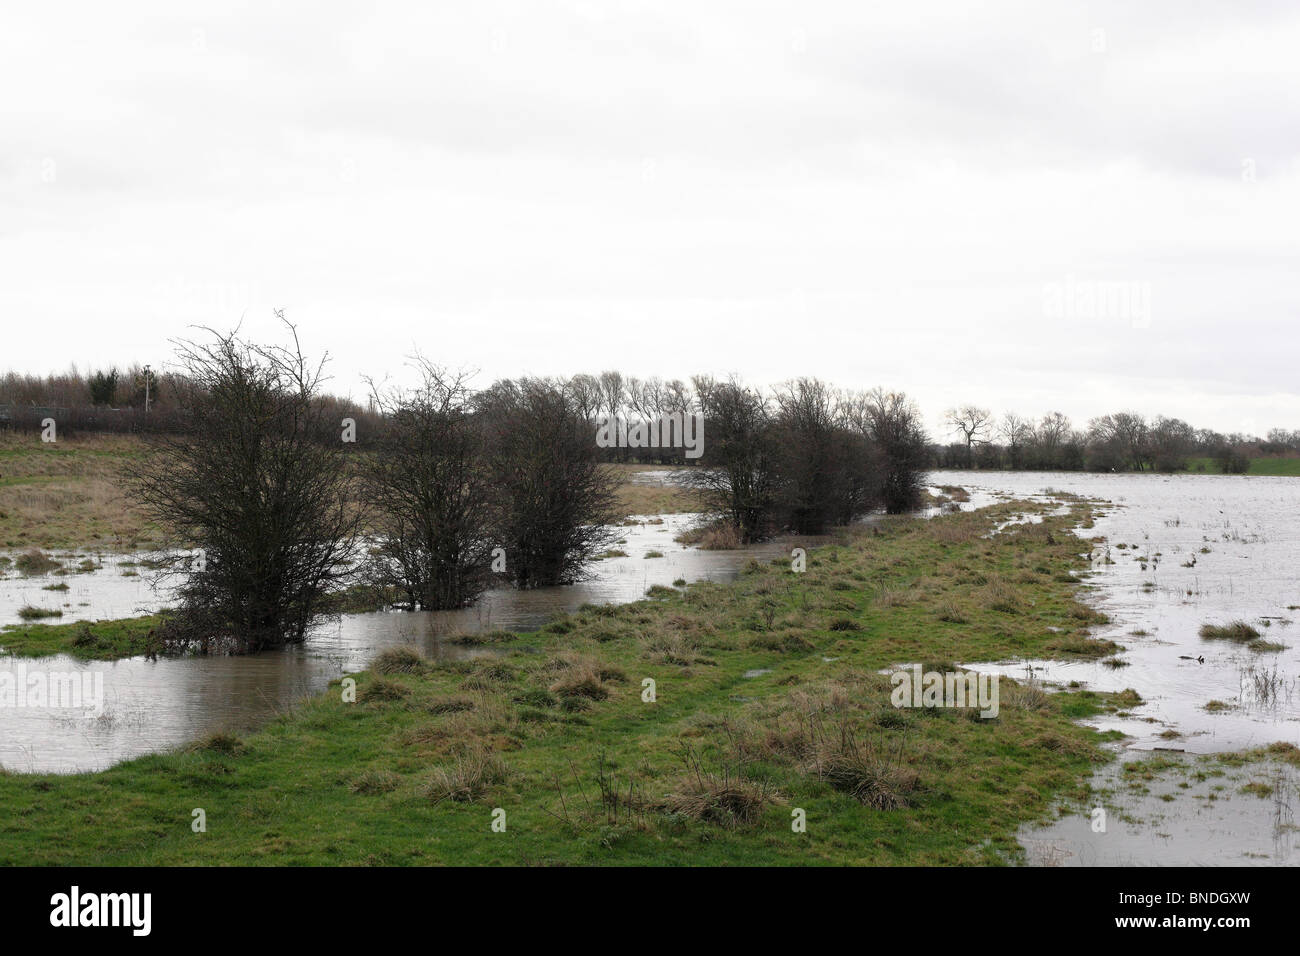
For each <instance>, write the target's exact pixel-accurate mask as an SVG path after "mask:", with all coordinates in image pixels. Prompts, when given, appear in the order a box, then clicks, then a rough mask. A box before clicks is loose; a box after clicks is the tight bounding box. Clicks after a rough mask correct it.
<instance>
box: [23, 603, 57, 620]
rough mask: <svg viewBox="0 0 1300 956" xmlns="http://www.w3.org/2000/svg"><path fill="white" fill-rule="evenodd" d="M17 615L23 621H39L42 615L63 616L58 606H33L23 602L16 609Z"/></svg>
mask: <svg viewBox="0 0 1300 956" xmlns="http://www.w3.org/2000/svg"><path fill="white" fill-rule="evenodd" d="M18 616H19V617H20V618H22V619H23V620H24V621H39V620H40V619H41V618H43V617H63V612H62V611H60V610H59V609H58V608H46V607H33V606H32V605H30V604H24V605H23V606H22V607H20V608H19V609H18Z"/></svg>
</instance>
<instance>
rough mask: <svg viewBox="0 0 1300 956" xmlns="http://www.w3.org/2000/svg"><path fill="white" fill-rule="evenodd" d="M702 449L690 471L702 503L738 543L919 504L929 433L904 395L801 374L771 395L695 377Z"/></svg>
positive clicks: (805, 531)
mask: <svg viewBox="0 0 1300 956" xmlns="http://www.w3.org/2000/svg"><path fill="white" fill-rule="evenodd" d="M696 387H697V389H698V395H699V404H700V409H701V411H702V412H703V415H704V434H705V442H704V455H703V457H702V459H701V463H700V466H699V467H698V468H697V469H695V470H693V471H691V472H689V482H690V484H691V485H692V486H693V487H694V488H695V489H696V490H697V491H698V492H699V493H700V495H701V498H702V502H703V505H704V508H705V510H706V511H709V512H712V513H714V514H716V515H719V516H721V518H722V519H723V520H724V521H725V522H726V523H727V524H728V525H729V526H730V528H731V529H732V530H733V531H734V533H735V534H736V536H737V538H738V540H739V541H741V542H751V541H755V540H758V539H761V538H764V537H766V536H768V535H770V534H772V533H774V532H777V531H782V530H789V531H794V532H796V533H800V534H816V533H819V532H822V531H824V530H826V528H828V527H830V526H832V525H844V524H848V523H850V522H852V521H854V520H856V519H857V518H860V517H861V516H863V515H865V514H867V513H869V512H871V511H875V510H879V509H884V510H885V511H887V512H889V513H891V514H895V513H900V512H903V511H908V510H911V509H914V508H915V507H917V505H918V504H919V503H920V498H921V491H922V485H923V481H924V477H925V474H924V468H925V459H926V446H927V438H926V435H925V432H924V430H923V428H922V427H921V416H920V413H919V412H918V411H917V409H916V407H915V405H913V404H912V403H911V402H910V401H909V400H908V399H907V397H906V396H904V395H902V394H901V393H897V392H887V391H885V390H883V389H876V390H874V391H871V392H865V393H855V392H846V391H840V390H836V389H833V388H831V387H830V386H828V385H827V384H826V383H824V382H822V381H820V380H818V379H815V378H800V379H797V380H795V381H793V382H789V383H787V384H785V385H782V386H780V387H778V388H776V389H774V390H772V391H771V392H770V393H764V392H762V391H760V390H758V389H756V388H752V387H750V386H747V385H745V384H744V383H742V382H741V381H739V380H738V379H734V378H733V379H731V380H729V381H726V382H715V381H712V380H707V379H699V380H697V383H696Z"/></svg>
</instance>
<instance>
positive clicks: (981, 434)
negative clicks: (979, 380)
mask: <svg viewBox="0 0 1300 956" xmlns="http://www.w3.org/2000/svg"><path fill="white" fill-rule="evenodd" d="M945 420H946V421H947V422H948V424H949V425H951V426H952V427H953V430H954V431H957V432H960V433H961V435H962V438H963V439H964V440H965V442H966V467H967V468H970V467H971V466H972V465H974V463H975V445H976V443H978V442H985V441H987V440H988V437H989V431H990V430H991V428H992V424H993V413H992V412H990V411H989V410H988V409H987V408H979V407H978V406H976V405H963V406H961V407H960V408H950V409H948V411H947V413H946V415H945Z"/></svg>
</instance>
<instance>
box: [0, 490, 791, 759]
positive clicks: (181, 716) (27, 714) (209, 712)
mask: <svg viewBox="0 0 1300 956" xmlns="http://www.w3.org/2000/svg"><path fill="white" fill-rule="evenodd" d="M644 480H654V479H653V478H650V479H644ZM695 517H696V516H694V515H664V516H662V517H660V518H656V517H644V518H639V519H636V520H637V522H638V523H636V524H633V525H628V526H625V527H620V528H618V529H617V530H618V532H619V535H620V538H621V539H622V540H621V542H620V543H619V544H617V545H615V546H614V547H615V548H616V549H618V550H621V551H625V552H626V553H627V555H628V556H627V557H625V558H607V559H604V560H601V561H597V562H596V563H595V565H594V566H593V569H592V570H593V574H592V577H591V578H590V580H588V581H585V582H583V583H581V584H576V585H570V586H566V587H557V588H542V589H537V590H533V591H518V590H514V589H499V590H493V591H489V592H488V593H486V594H485V595H484V596H483V598H482V599H481V600H480V601H479V602H478V603H477V604H476V605H475V606H473V607H471V608H466V609H464V610H460V611H439V612H414V613H411V612H403V611H379V612H374V613H367V614H348V615H343V616H341V617H338V618H334V619H331V620H328V621H326V622H324V623H323V624H322V625H321V626H319V627H318V628H317V629H316V630H315V631H314V632H313V634H312V636H311V638H310V640H309V641H308V642H307V643H306V644H305V645H303V646H300V647H294V648H290V649H287V650H283V651H275V652H269V653H265V654H255V655H250V656H244V657H205V658H197V657H189V658H163V659H160V660H157V661H148V660H145V659H144V658H138V657H137V658H131V659H128V660H121V661H78V660H76V659H75V658H72V657H69V656H66V655H58V656H54V657H42V658H16V657H13V656H11V655H4V654H0V673H3V672H6V671H8V672H10V673H15V674H17V673H23V674H24V675H25V676H26V677H28V678H30V676H31V675H32V674H34V673H37V672H39V674H40V675H42V676H44V675H49V674H52V673H74V674H77V675H84V674H89V675H91V678H92V679H93V678H94V677H95V675H98V676H100V677H102V681H103V710H102V712H100V713H99V714H97V715H96V714H91V713H89V712H88V709H87V708H84V707H83V708H79V709H78V708H62V709H52V708H49V707H37V706H27V707H3V706H0V767H4V768H6V769H8V770H15V771H28V772H73V771H83V770H95V769H101V768H103V767H106V766H109V765H111V764H113V763H116V762H118V761H120V760H124V759H127V758H130V757H135V756H139V755H141V754H145V753H153V752H157V751H162V750H168V749H171V748H174V747H178V746H180V745H183V744H185V743H188V742H190V741H192V740H194V739H196V738H198V737H201V736H203V735H204V734H207V733H210V732H212V731H214V730H218V729H222V728H226V727H240V726H247V725H249V724H251V723H255V722H257V721H258V720H261V719H264V718H265V717H267V716H268V715H270V714H272V713H274V712H275V711H276V710H279V709H283V708H285V707H287V706H289V705H290V704H292V703H293V702H294V701H295V700H298V699H300V698H301V697H303V696H304V695H307V694H312V693H318V692H319V691H321V690H322V689H323V688H324V687H326V686H327V685H328V683H329V681H330V680H332V679H334V678H336V677H338V676H340V675H341V674H344V673H349V672H355V671H357V670H361V669H363V668H364V667H366V665H367V664H368V663H369V662H370V660H372V659H373V658H374V656H375V655H376V654H377V653H379V652H380V651H381V650H383V649H384V648H386V647H391V646H394V645H411V646H415V647H418V648H419V649H420V650H421V651H422V652H423V653H425V654H426V655H428V656H430V657H442V658H445V657H457V656H461V657H463V656H473V655H475V654H483V653H491V651H488V650H485V649H483V648H474V647H465V646H463V645H460V644H456V643H452V642H449V641H447V640H446V638H448V637H450V636H453V635H456V634H459V633H464V632H475V631H486V630H494V629H503V630H530V629H534V628H536V627H539V626H540V625H542V624H544V623H546V622H547V621H548V620H550V619H551V618H553V617H555V616H557V615H559V614H562V613H564V612H568V611H573V610H576V609H577V608H578V607H579V606H580V605H582V604H584V603H592V604H609V603H624V602H628V601H635V600H637V599H639V598H641V597H643V596H644V595H645V592H646V590H647V589H648V588H650V587H651V586H653V585H656V584H660V585H671V584H672V582H673V581H675V580H677V579H679V578H683V579H685V580H687V581H699V580H716V581H725V580H730V579H732V578H734V577H736V576H737V575H738V574H739V571H740V568H742V567H743V566H744V565H745V564H746V563H747V562H748V561H749V560H751V559H758V560H770V559H771V558H774V557H777V556H780V555H785V556H788V555H789V553H790V549H791V548H792V547H794V546H796V545H798V544H801V543H802V544H805V545H810V544H812V543H815V542H810V541H801V540H799V539H794V538H785V539H780V540H775V541H770V542H765V543H763V544H760V545H755V546H753V547H749V548H744V549H740V550H736V551H701V550H699V549H697V548H685V547H683V546H682V545H680V544H678V543H676V542H675V541H674V540H673V538H674V537H675V536H676V535H677V534H678V532H680V531H681V530H682V529H683V528H685V527H686V526H688V525H689V524H690V523H691V522H692V521H693V520H694V519H695ZM653 552H659V553H661V554H662V555H663V556H662V557H646V555H647V553H653ZM85 557H86V556H85V555H81V554H77V555H56V558H58V559H59V560H60V561H61V563H63V564H64V565H65V566H68V567H76V566H77V563H78V562H79V561H80V560H82V559H84V558H85ZM95 560H96V562H97V563H100V562H102V565H103V567H102V568H100V569H99V570H96V571H93V572H90V573H80V574H68V575H64V576H58V577H56V576H54V575H49V574H47V575H35V576H31V577H24V576H21V575H19V574H17V572H14V571H12V570H11V571H10V572H9V573H8V574H7V575H6V576H5V577H4V578H3V579H0V625H4V624H16V623H19V621H20V619H19V617H18V609H19V608H20V607H22V606H23V605H28V604H30V605H33V606H36V607H41V608H48V609H61V610H62V611H63V617H61V618H52V619H50V620H51V621H52V622H53V623H66V622H69V621H76V620H96V619H104V620H109V619H113V618H120V617H130V616H133V615H136V614H143V613H149V612H151V611H153V610H156V609H157V608H159V607H161V606H163V605H164V604H165V600H164V595H163V594H161V593H157V592H155V591H154V590H153V589H152V588H151V587H150V585H149V583H148V574H147V572H146V571H144V570H143V569H140V570H139V575H138V576H132V575H127V574H124V572H129V571H133V570H136V569H135V568H133V567H131V566H130V561H129V559H126V558H114V557H110V556H106V555H105V556H95ZM123 562H125V563H126V566H124V565H123ZM59 582H64V583H66V584H67V585H68V588H69V590H67V591H46V590H44V588H45V586H47V585H49V584H53V583H59ZM3 643H4V636H3V632H0V645H3Z"/></svg>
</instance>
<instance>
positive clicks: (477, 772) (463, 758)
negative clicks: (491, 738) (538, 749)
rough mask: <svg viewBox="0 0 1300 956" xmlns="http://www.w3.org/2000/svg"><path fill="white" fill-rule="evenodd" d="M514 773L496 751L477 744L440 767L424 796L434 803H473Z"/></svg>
mask: <svg viewBox="0 0 1300 956" xmlns="http://www.w3.org/2000/svg"><path fill="white" fill-rule="evenodd" d="M509 777H510V768H509V767H507V766H506V764H505V762H504V761H503V760H502V759H501V758H500V757H499V756H497V755H496V754H494V753H491V752H490V751H487V750H484V749H482V748H473V749H470V750H467V751H466V752H465V753H463V754H461V755H460V756H458V757H456V758H455V759H454V760H453V761H452V762H451V763H450V764H447V765H445V766H442V767H438V768H437V769H436V770H434V772H433V777H432V778H431V779H430V780H429V782H428V783H427V784H426V785H425V787H424V796H425V797H427V798H428V799H429V800H431V801H433V802H434V803H441V802H442V801H443V800H451V801H453V802H456V803H471V802H473V801H475V800H478V799H480V798H482V797H483V796H485V795H486V794H487V793H488V792H489V791H490V790H491V789H492V788H493V787H495V786H497V785H499V784H501V783H504V782H505V781H506V780H507V779H509Z"/></svg>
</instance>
